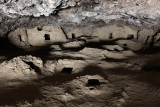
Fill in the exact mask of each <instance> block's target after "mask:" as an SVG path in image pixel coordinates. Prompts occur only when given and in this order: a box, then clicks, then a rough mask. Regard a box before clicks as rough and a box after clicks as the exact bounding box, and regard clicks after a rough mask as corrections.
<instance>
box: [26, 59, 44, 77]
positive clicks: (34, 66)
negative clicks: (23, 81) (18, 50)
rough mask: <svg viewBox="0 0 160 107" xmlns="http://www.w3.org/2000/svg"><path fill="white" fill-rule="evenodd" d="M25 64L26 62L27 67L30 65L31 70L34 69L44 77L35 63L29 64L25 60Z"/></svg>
mask: <svg viewBox="0 0 160 107" xmlns="http://www.w3.org/2000/svg"><path fill="white" fill-rule="evenodd" d="M23 62H25V63H26V64H27V65H29V66H30V68H31V69H34V71H35V72H36V73H37V74H39V75H42V72H41V69H40V68H39V67H38V66H36V65H35V64H34V63H33V62H27V61H24V60H23Z"/></svg>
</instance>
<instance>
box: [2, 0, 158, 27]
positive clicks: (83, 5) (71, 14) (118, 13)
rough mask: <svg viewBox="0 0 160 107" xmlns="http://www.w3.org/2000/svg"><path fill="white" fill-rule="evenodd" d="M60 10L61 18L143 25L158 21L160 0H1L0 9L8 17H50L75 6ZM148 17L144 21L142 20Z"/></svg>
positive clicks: (62, 19) (76, 20) (73, 20)
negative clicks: (91, 19) (117, 21)
mask: <svg viewBox="0 0 160 107" xmlns="http://www.w3.org/2000/svg"><path fill="white" fill-rule="evenodd" d="M73 6H76V8H73V9H72V8H71V9H69V10H64V12H63V10H62V11H61V12H60V13H59V16H60V17H61V19H59V21H65V22H77V23H80V22H82V21H83V20H84V19H86V18H95V19H101V20H103V21H104V22H106V23H108V21H110V20H121V19H122V20H126V21H128V22H130V23H133V24H136V25H137V26H140V25H142V24H145V25H148V26H151V25H156V24H157V22H159V16H160V12H159V7H160V2H159V0H136V1H135V0H114V1H112V0H111V1H108V0H87V1H83V0H78V1H76V0H29V1H28V0H18V1H16V0H8V1H3V0H2V1H1V4H0V10H1V12H3V13H4V14H6V15H8V16H11V17H12V16H18V15H21V16H24V15H25V16H31V15H33V16H35V17H39V16H40V15H45V16H49V15H50V14H51V13H53V14H54V13H56V12H57V11H59V10H60V9H64V8H67V7H73ZM143 19H145V20H143Z"/></svg>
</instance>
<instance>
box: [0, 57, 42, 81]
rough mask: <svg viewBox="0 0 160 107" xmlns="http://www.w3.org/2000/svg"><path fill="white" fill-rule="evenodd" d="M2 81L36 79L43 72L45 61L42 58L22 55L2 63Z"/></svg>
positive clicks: (0, 77)
mask: <svg viewBox="0 0 160 107" xmlns="http://www.w3.org/2000/svg"><path fill="white" fill-rule="evenodd" d="M0 67H1V70H0V73H1V76H0V82H3V81H5V82H7V81H13V80H15V81H16V80H31V79H36V78H37V77H38V75H39V74H41V69H42V67H43V62H42V60H41V59H40V58H36V57H32V56H20V57H16V58H13V59H12V60H10V61H6V62H3V63H1V64H0Z"/></svg>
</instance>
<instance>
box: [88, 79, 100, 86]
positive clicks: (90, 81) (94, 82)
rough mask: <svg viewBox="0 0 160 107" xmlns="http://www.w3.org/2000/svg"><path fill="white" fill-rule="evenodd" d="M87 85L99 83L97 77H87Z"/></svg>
mask: <svg viewBox="0 0 160 107" xmlns="http://www.w3.org/2000/svg"><path fill="white" fill-rule="evenodd" d="M88 85H100V82H99V80H98V79H89V80H88Z"/></svg>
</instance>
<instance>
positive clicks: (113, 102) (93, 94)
mask: <svg viewBox="0 0 160 107" xmlns="http://www.w3.org/2000/svg"><path fill="white" fill-rule="evenodd" d="M54 48H55V47H54ZM56 49H57V48H56ZM10 51H12V50H10ZM7 53H8V55H7ZM15 53H16V54H10V52H8V50H7V51H3V52H2V53H1V63H2V62H3V61H6V60H8V61H9V60H11V59H12V58H14V57H18V56H20V55H24V56H25V55H28V54H31V53H27V52H26V53H25V54H24V53H23V52H21V51H20V52H19V51H17V50H16V52H15ZM31 55H32V56H36V57H40V58H41V59H42V61H43V63H44V67H43V70H44V71H43V73H44V74H45V72H50V73H49V74H47V75H42V76H39V77H37V78H36V79H31V80H27V81H26V80H19V79H13V80H7V79H6V78H7V77H4V78H2V79H3V81H2V79H0V80H1V85H0V87H1V88H0V106H2V107H3V106H5V107H10V106H11V107H12V106H18V107H31V106H34V107H95V106H97V107H151V106H153V107H159V106H160V102H159V98H160V84H159V81H160V78H159V75H160V72H159V71H160V69H159V68H160V67H159V66H160V65H159V59H160V53H158V52H155V53H145V54H144V53H134V52H131V51H130V50H124V51H117V50H114V51H107V53H106V51H102V50H101V49H98V48H93V47H85V48H84V49H80V50H79V51H73V50H72V51H71V50H63V51H62V50H55V49H53V47H50V48H49V49H45V50H40V51H36V52H35V53H33V52H32V54H31ZM49 62H50V63H49ZM53 65H56V66H57V67H54V66H53ZM53 68H54V69H53ZM63 68H71V69H72V70H71V69H66V71H65V70H64V72H62V69H63ZM67 70H69V71H67ZM6 73H7V72H6ZM17 75H18V74H17ZM5 79H6V80H5ZM89 80H90V82H91V83H89Z"/></svg>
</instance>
